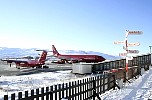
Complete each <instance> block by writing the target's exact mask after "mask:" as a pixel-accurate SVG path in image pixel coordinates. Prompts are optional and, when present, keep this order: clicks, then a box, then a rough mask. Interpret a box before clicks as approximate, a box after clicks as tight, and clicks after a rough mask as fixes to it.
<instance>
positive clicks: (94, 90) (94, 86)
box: [93, 78, 96, 100]
mask: <svg viewBox="0 0 152 100" xmlns="http://www.w3.org/2000/svg"><path fill="white" fill-rule="evenodd" d="M95 93H96V82H95V80H94V78H93V100H95V97H96V96H95Z"/></svg>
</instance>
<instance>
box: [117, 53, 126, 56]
mask: <svg viewBox="0 0 152 100" xmlns="http://www.w3.org/2000/svg"><path fill="white" fill-rule="evenodd" d="M119 56H127V53H119Z"/></svg>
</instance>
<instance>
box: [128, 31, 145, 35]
mask: <svg viewBox="0 0 152 100" xmlns="http://www.w3.org/2000/svg"><path fill="white" fill-rule="evenodd" d="M127 32H128V35H140V34H142V33H143V32H142V31H127Z"/></svg>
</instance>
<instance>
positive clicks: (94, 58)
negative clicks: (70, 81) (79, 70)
mask: <svg viewBox="0 0 152 100" xmlns="http://www.w3.org/2000/svg"><path fill="white" fill-rule="evenodd" d="M52 51H53V55H54V56H55V57H57V58H59V59H61V60H65V61H70V63H78V62H86V63H91V62H102V61H104V60H105V58H103V57H102V56H99V55H88V54H85V55H61V54H59V52H58V51H57V49H56V48H55V46H54V45H52Z"/></svg>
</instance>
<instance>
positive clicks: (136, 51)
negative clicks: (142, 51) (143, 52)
mask: <svg viewBox="0 0 152 100" xmlns="http://www.w3.org/2000/svg"><path fill="white" fill-rule="evenodd" d="M127 53H139V51H138V50H127Z"/></svg>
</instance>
